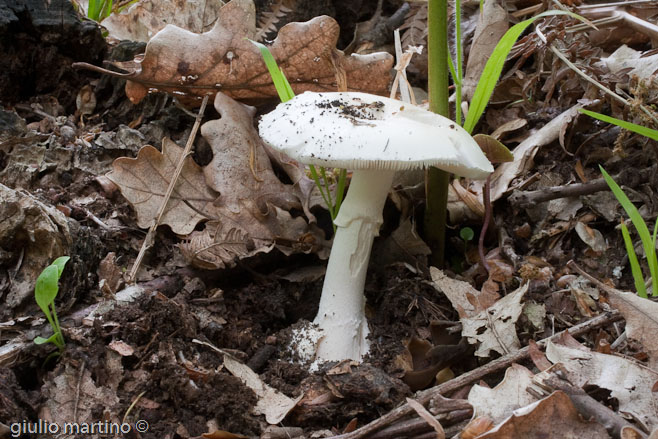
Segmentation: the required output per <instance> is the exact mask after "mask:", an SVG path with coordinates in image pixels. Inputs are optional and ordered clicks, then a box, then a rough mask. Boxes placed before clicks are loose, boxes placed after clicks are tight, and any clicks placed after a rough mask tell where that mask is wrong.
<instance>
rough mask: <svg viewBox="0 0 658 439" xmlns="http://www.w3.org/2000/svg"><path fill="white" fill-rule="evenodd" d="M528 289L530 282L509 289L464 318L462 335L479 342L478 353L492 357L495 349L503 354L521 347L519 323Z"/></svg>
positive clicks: (472, 341)
mask: <svg viewBox="0 0 658 439" xmlns="http://www.w3.org/2000/svg"><path fill="white" fill-rule="evenodd" d="M526 291H528V284H527V283H526V284H525V285H523V286H522V287H519V288H518V289H517V290H516V291H514V292H512V293H509V294H508V295H507V296H505V297H503V298H502V299H500V300H499V301H498V302H496V303H495V304H493V305H492V306H490V307H489V308H487V309H486V310H484V311H481V312H480V313H479V314H477V315H475V316H473V317H468V318H461V319H460V320H461V322H462V336H464V337H468V341H469V342H470V343H472V344H475V343H479V346H478V348H477V350H476V351H475V355H477V356H478V357H488V356H489V354H490V351H491V350H494V351H496V352H498V353H500V354H502V355H505V354H508V353H510V352H513V351H515V350H517V349H519V348H520V347H521V343H520V342H519V338H518V337H517V335H516V328H515V324H516V321H517V320H518V318H519V316H520V315H521V311H522V306H521V299H522V298H523V295H524V294H525V293H526Z"/></svg>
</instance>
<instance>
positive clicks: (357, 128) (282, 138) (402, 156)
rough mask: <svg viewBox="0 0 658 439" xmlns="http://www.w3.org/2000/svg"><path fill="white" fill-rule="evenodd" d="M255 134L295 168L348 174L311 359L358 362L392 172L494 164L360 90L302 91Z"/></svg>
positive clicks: (448, 127)
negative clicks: (372, 259)
mask: <svg viewBox="0 0 658 439" xmlns="http://www.w3.org/2000/svg"><path fill="white" fill-rule="evenodd" d="M259 131H260V135H261V137H262V138H263V140H264V141H265V142H267V143H268V144H269V145H270V146H271V147H272V148H274V149H276V150H278V151H280V152H282V153H284V154H286V155H288V156H289V157H291V158H293V159H295V160H297V161H299V162H301V163H305V164H313V165H320V166H325V167H331V168H344V169H351V170H353V174H352V180H351V182H350V186H349V190H348V192H347V195H346V197H345V200H344V201H343V204H342V206H341V208H340V211H339V213H338V216H337V217H336V219H335V221H334V223H335V224H336V227H337V229H336V236H335V237H334V242H333V247H332V249H331V256H330V258H329V264H328V266H327V272H326V275H325V279H324V286H323V288H322V297H321V299H320V308H319V310H318V314H317V316H316V317H315V320H314V323H315V324H317V325H318V327H319V329H320V330H321V331H322V336H321V338H320V340H319V342H318V346H317V351H316V357H315V361H316V363H322V362H325V361H341V360H345V359H352V360H357V361H360V360H361V359H362V358H363V356H364V355H365V354H366V353H367V352H368V350H369V343H368V340H367V336H368V332H369V330H368V323H367V320H366V317H365V312H364V311H365V296H364V294H363V290H364V285H365V280H366V271H367V268H368V260H369V258H370V250H371V248H372V242H373V240H374V238H375V236H377V235H378V234H379V227H380V226H381V224H382V222H383V218H382V210H383V208H384V203H385V202H386V197H387V196H388V192H389V190H390V188H391V184H392V181H393V175H394V174H395V172H396V171H400V170H406V169H413V168H426V167H428V166H436V167H439V168H441V169H444V170H446V171H449V172H453V173H456V174H459V175H461V176H465V177H471V178H486V177H487V175H489V173H491V172H492V171H493V167H492V166H491V163H489V161H488V160H487V159H486V157H485V156H484V154H483V153H482V151H481V150H480V148H479V147H478V145H477V143H475V141H474V140H473V138H472V137H471V136H470V135H469V134H468V133H467V132H466V131H465V130H464V129H462V128H461V127H460V126H459V125H457V124H456V123H455V122H453V121H451V120H450V119H447V118H445V117H442V116H439V115H437V114H434V113H431V112H429V111H426V110H424V109H422V108H420V107H417V106H414V105H410V104H406V103H404V102H401V101H398V100H394V99H387V98H382V97H380V96H375V95H370V94H365V93H312V92H306V93H303V94H301V95H298V96H296V97H295V98H293V99H292V100H290V101H288V102H285V103H282V104H280V105H279V106H277V107H276V109H275V110H273V111H272V112H270V113H268V114H266V115H265V116H263V117H262V119H261V121H260V123H259Z"/></svg>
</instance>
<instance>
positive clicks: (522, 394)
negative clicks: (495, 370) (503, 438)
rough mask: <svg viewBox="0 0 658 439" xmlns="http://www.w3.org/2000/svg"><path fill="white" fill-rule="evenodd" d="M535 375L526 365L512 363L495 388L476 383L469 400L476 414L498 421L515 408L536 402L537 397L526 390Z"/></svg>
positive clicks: (469, 394)
mask: <svg viewBox="0 0 658 439" xmlns="http://www.w3.org/2000/svg"><path fill="white" fill-rule="evenodd" d="M533 376H534V374H533V373H532V372H530V370H528V369H526V368H525V367H523V366H521V365H519V364H512V365H511V366H510V367H508V368H507V370H506V371H505V378H504V379H503V381H501V382H500V383H499V384H498V385H497V386H496V387H494V388H493V389H490V388H488V387H483V386H480V385H478V384H476V385H474V386H473V388H472V389H471V391H470V392H469V393H468V402H470V403H471V405H472V406H473V411H474V413H475V416H486V417H488V418H490V419H492V420H493V421H494V422H495V423H498V422H501V421H503V420H504V419H505V418H507V417H508V416H510V415H511V414H512V412H513V411H514V410H516V409H518V408H521V407H525V406H526V405H528V404H532V403H533V402H535V401H536V400H537V399H536V398H535V397H533V396H532V395H530V393H528V392H527V391H526V389H527V388H528V387H529V386H530V385H531V384H532V377H533Z"/></svg>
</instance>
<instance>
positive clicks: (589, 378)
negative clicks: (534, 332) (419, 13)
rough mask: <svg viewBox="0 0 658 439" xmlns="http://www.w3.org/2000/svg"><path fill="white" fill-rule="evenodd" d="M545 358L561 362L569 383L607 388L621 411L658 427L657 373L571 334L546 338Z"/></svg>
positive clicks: (649, 426)
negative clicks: (592, 347) (588, 345)
mask: <svg viewBox="0 0 658 439" xmlns="http://www.w3.org/2000/svg"><path fill="white" fill-rule="evenodd" d="M643 300H646V299H643ZM574 346H577V347H574ZM546 357H547V358H548V359H549V360H550V361H551V362H552V363H553V364H556V363H562V369H563V370H564V374H565V376H566V379H567V380H568V381H569V382H570V383H571V384H572V385H574V386H578V387H581V388H584V387H585V386H590V387H593V386H596V387H599V388H601V389H606V390H607V391H609V392H610V393H609V394H610V398H614V399H615V400H616V401H617V403H618V405H619V409H618V411H619V413H620V414H623V415H624V416H627V417H628V418H631V419H635V420H636V421H637V422H639V423H641V424H643V425H644V426H645V427H646V428H647V429H648V430H652V429H654V428H657V427H658V392H655V391H653V386H654V385H655V383H656V382H658V372H656V371H654V370H652V369H649V368H648V367H646V366H644V365H642V364H640V363H638V362H636V361H633V360H631V359H628V358H624V357H619V356H616V355H607V354H602V353H599V352H594V351H591V350H590V349H588V348H586V347H585V346H583V345H580V344H579V343H578V341H577V340H575V339H574V338H573V337H571V336H570V335H563V336H562V337H560V338H558V339H557V340H555V341H553V340H551V341H549V342H548V345H547V346H546ZM549 373H550V369H549V370H548V371H546V372H542V373H539V374H537V375H536V377H537V379H538V380H540V381H541V380H542V379H543V378H544V377H545V376H546V375H548V374H549Z"/></svg>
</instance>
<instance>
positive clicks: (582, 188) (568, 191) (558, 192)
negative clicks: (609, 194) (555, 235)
mask: <svg viewBox="0 0 658 439" xmlns="http://www.w3.org/2000/svg"><path fill="white" fill-rule="evenodd" d="M655 172H656V168H655V167H650V168H648V169H646V170H641V171H640V172H637V171H632V175H633V178H630V175H629V174H631V172H629V171H622V172H621V173H619V174H617V175H614V176H613V177H612V178H613V179H614V180H615V181H622V182H623V183H622V184H624V186H629V187H634V186H636V184H640V183H643V182H646V181H648V180H649V179H650V178H651V176H652V175H653V174H654V173H655ZM638 177H639V178H638ZM609 189H610V187H609V186H608V184H607V183H606V182H605V180H604V179H603V178H597V179H596V180H591V181H588V182H587V183H573V184H567V185H563V186H550V187H546V188H543V189H538V190H536V191H514V192H513V193H512V195H510V196H509V197H508V198H507V201H509V202H510V204H512V205H514V206H518V207H521V208H526V207H528V206H532V205H535V204H537V203H543V202H544V201H550V200H555V199H558V198H568V197H578V196H581V195H590V194H593V193H596V192H601V191H606V190H609Z"/></svg>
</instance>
